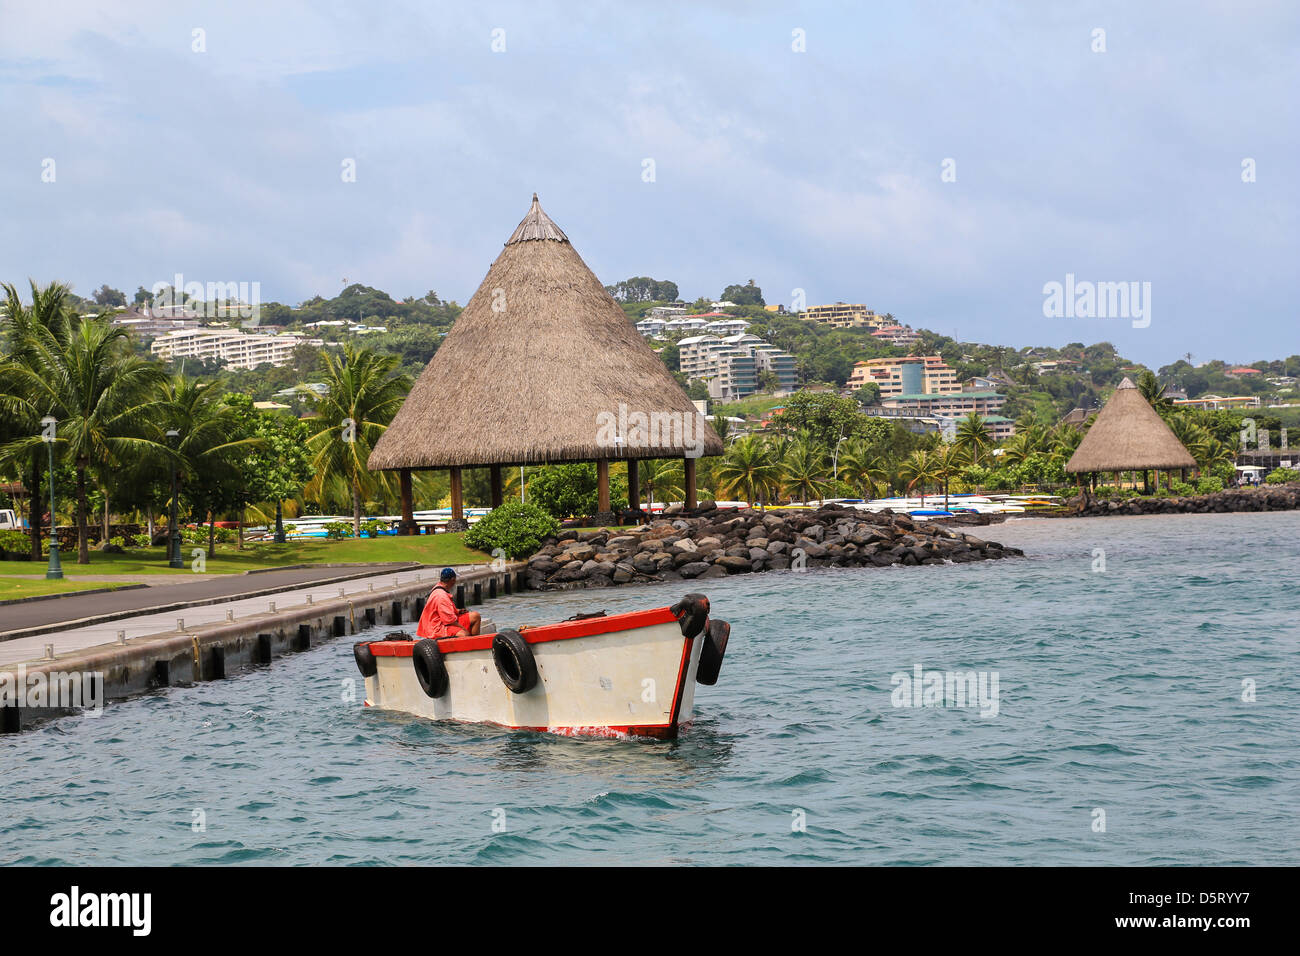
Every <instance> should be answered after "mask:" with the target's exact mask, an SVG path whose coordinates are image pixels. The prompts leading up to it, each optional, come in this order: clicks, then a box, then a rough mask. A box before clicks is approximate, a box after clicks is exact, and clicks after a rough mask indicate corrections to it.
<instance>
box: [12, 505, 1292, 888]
mask: <svg viewBox="0 0 1300 956" xmlns="http://www.w3.org/2000/svg"><path fill="white" fill-rule="evenodd" d="M976 530H977V531H979V532H980V533H981V534H985V535H986V536H987V537H990V538H993V539H994V540H999V541H1002V542H1003V543H1006V544H1012V545H1015V546H1018V547H1022V548H1024V549H1025V551H1026V553H1027V557H1026V558H1024V559H1020V560H1006V561H1000V562H986V563H981V564H976V565H958V566H942V567H914V568H886V569H863V570H826V571H809V572H805V573H802V574H800V573H794V572H781V573H768V574H763V575H754V576H744V577H737V578H732V579H728V580H725V581H722V582H707V583H708V585H709V586H708V587H707V588H702V589H703V590H705V591H706V593H708V594H709V596H710V598H711V600H712V603H713V607H714V613H715V614H716V615H717V616H719V617H724V618H726V619H728V620H730V621H731V624H732V637H731V644H730V647H729V649H728V652H727V660H726V663H725V664H724V667H723V671H722V678H721V680H720V681H719V683H718V685H717V686H716V687H711V688H710V687H701V688H699V690H698V693H697V695H696V706H695V714H696V720H695V723H694V725H693V726H692V727H691V728H690V729H688V730H687V731H685V732H684V733H683V735H682V736H681V738H680V739H679V740H677V741H674V742H657V741H642V740H574V739H563V738H555V737H550V736H547V735H544V734H533V733H512V732H507V731H502V730H497V729H493V728H489V727H481V726H455V725H441V724H435V723H430V722H427V721H423V720H420V719H416V718H411V717H407V716H403V715H399V714H389V713H383V712H378V711H374V710H370V709H367V708H362V707H361V706H360V705H359V702H358V701H347V700H346V699H345V697H346V696H347V694H346V692H347V690H348V689H349V688H352V689H354V690H355V691H356V692H357V697H358V698H359V697H360V690H361V686H360V681H359V679H358V675H357V671H356V668H355V665H354V664H353V661H352V652H351V643H352V642H351V640H347V639H344V640H338V641H335V642H333V643H330V644H326V645H323V646H321V647H318V648H316V649H313V650H312V651H310V652H308V653H305V654H299V655H294V656H290V657H286V658H284V659H281V660H277V661H276V662H275V663H274V664H273V665H272V666H271V667H270V668H269V669H264V670H260V671H257V672H248V673H244V674H241V675H238V676H236V677H234V678H233V679H230V680H226V681H218V682H213V683H208V684H203V685H200V686H196V687H191V688H178V689H172V690H166V691H162V692H159V693H156V694H152V695H149V696H146V697H141V698H137V699H134V700H131V701H128V702H125V703H119V704H113V705H111V706H110V707H109V708H108V709H107V710H106V711H105V713H104V716H102V717H100V718H98V719H85V718H71V719H65V720H62V721H58V722H55V723H51V724H47V725H45V726H44V727H41V728H39V729H37V730H35V731H33V732H30V733H26V734H23V735H20V736H15V737H8V738H0V761H2V764H0V766H2V767H3V774H2V776H0V836H3V840H2V841H0V863H7V864H13V863H25V864H36V863H50V864H56V863H60V864H109V865H112V864H298V865H302V864H384V863H392V864H403V863H408V864H409V863H419V864H424V863H431V864H438V863H474V864H512V863H560V864H591V863H605V864H627V863H649V864H672V863H685V864H728V863H768V864H804V863H824V864H855V863H868V864H974V865H979V864H1014V863H1026V864H1048V865H1055V864H1156V865H1159V864H1229V863H1235V864H1260V863H1268V864H1282V863H1286V864H1296V863H1300V848H1297V840H1296V839H1295V834H1296V824H1295V821H1296V818H1297V811H1300V716H1298V715H1300V690H1298V689H1297V674H1298V673H1300V666H1298V665H1300V593H1298V591H1297V581H1300V514H1297V513H1294V512H1293V513H1283V514H1251V515H1217V516H1168V517H1144V518H1096V519H1085V520H1055V521H1053V520H1044V519H1034V520H1015V521H1010V522H1008V523H1006V524H1003V525H999V526H993V527H990V528H987V529H976ZM1099 549H1100V551H1104V562H1105V570H1104V571H1101V570H1098V571H1094V570H1093V569H1094V567H1098V566H1099V558H1101V557H1102V555H1101V554H1100V553H1099ZM686 590H687V588H686V587H684V586H682V585H668V586H650V587H636V588H618V589H609V590H601V591H587V592H573V593H567V594H550V595H536V594H533V595H524V596H516V597H512V598H503V599H500V600H498V601H495V602H492V603H491V604H489V605H488V606H487V608H486V609H485V610H486V611H487V612H488V613H489V614H490V615H491V616H492V618H494V619H495V620H496V622H497V623H498V624H506V623H513V622H518V621H534V622H540V621H544V620H549V619H558V618H562V617H567V616H568V615H570V614H572V613H574V612H577V611H588V610H598V609H601V608H606V609H608V610H610V611H623V610H632V609H636V608H644V607H654V606H659V605H664V604H668V603H671V602H672V601H673V600H675V599H676V598H677V597H678V596H679V592H684V591H686ZM385 630H386V629H385ZM917 665H920V667H921V668H922V670H923V671H931V670H937V671H943V672H946V671H977V672H984V673H985V674H986V675H988V676H989V677H990V678H991V675H993V674H994V673H996V675H997V679H998V684H997V686H998V698H997V713H996V715H995V716H981V712H980V709H979V708H978V707H970V706H967V707H956V706H947V707H944V706H933V707H924V706H923V707H915V706H912V707H901V706H895V703H896V700H895V698H897V697H898V695H897V694H894V693H892V692H893V691H894V690H895V682H894V681H893V677H894V675H896V674H897V675H901V674H906V675H908V676H909V677H910V676H911V675H912V674H913V673H914V668H915V667H916V666H917ZM1251 682H1253V687H1254V695H1253V696H1254V700H1253V701H1251V700H1243V695H1244V696H1247V697H1249V696H1251V695H1250V694H1249V693H1247V692H1246V690H1245V688H1247V687H1248V686H1250V685H1251ZM987 686H990V687H991V684H990V685H987ZM987 709H988V708H986V710H987ZM1103 815H1104V816H1103ZM197 822H201V823H202V824H203V827H202V829H198V828H196V823H197ZM1103 822H1104V831H1103V830H1102V829H1101V824H1102V823H1103Z"/></svg>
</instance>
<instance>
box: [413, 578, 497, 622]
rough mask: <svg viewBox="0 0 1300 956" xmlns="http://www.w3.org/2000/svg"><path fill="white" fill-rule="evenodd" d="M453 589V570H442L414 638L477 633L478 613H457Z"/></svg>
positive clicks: (430, 593) (454, 579)
mask: <svg viewBox="0 0 1300 956" xmlns="http://www.w3.org/2000/svg"><path fill="white" fill-rule="evenodd" d="M455 587H456V570H455V568H443V569H442V574H440V575H438V583H437V584H435V585H434V586H433V590H432V591H430V592H429V600H428V601H427V602H425V605H424V613H423V614H421V615H420V624H419V626H418V627H416V629H415V636H416V637H434V638H437V637H466V636H468V635H471V634H477V633H478V631H479V625H480V623H481V620H482V619H481V618H480V617H479V613H478V611H466V612H465V613H464V614H461V613H458V612H457V610H456V601H455V599H454V598H453V597H452V596H451V595H452V591H453V589H454V588H455Z"/></svg>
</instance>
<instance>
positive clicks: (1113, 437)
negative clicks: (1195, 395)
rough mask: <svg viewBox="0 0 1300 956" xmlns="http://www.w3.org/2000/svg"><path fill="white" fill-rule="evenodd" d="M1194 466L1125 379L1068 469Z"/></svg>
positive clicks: (1076, 452)
mask: <svg viewBox="0 0 1300 956" xmlns="http://www.w3.org/2000/svg"><path fill="white" fill-rule="evenodd" d="M1195 467H1196V459H1195V458H1193V457H1192V455H1191V453H1190V452H1189V451H1188V450H1187V449H1186V448H1185V447H1184V446H1183V443H1182V442H1180V441H1179V440H1178V438H1177V436H1175V435H1174V433H1173V432H1172V431H1171V430H1170V429H1169V426H1168V425H1166V424H1165V423H1164V419H1162V418H1161V417H1160V416H1159V415H1158V414H1157V413H1156V410H1155V409H1154V408H1152V407H1151V405H1150V403H1148V402H1147V400H1146V399H1145V398H1143V397H1142V393H1141V392H1140V391H1138V387H1137V386H1136V385H1134V384H1133V382H1132V381H1130V380H1129V379H1127V378H1126V379H1124V381H1122V382H1120V383H1119V387H1118V388H1117V389H1115V394H1114V395H1112V396H1111V397H1110V401H1108V402H1107V403H1106V407H1105V408H1103V409H1102V410H1101V411H1100V412H1099V413H1098V415H1097V420H1096V421H1094V422H1093V423H1092V427H1091V428H1089V429H1088V433H1087V434H1086V435H1084V436H1083V441H1081V442H1079V447H1078V448H1076V449H1075V451H1074V455H1073V456H1071V458H1070V462H1069V464H1067V465H1066V466H1065V470H1066V471H1068V472H1071V473H1074V472H1089V471H1146V470H1148V469H1155V468H1159V469H1172V468H1195Z"/></svg>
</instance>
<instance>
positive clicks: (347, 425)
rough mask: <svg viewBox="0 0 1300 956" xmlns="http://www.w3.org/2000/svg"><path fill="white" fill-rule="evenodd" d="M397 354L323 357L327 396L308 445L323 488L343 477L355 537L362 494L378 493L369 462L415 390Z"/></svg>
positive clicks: (347, 352) (346, 351)
mask: <svg viewBox="0 0 1300 956" xmlns="http://www.w3.org/2000/svg"><path fill="white" fill-rule="evenodd" d="M398 361H399V360H398V357H397V356H395V355H380V354H379V353H377V352H374V351H371V350H370V349H354V348H353V347H352V346H350V345H345V346H344V347H343V355H342V357H341V358H339V357H337V356H335V355H333V354H331V353H330V352H328V351H326V352H322V353H321V371H322V373H323V376H324V383H325V385H326V386H328V388H329V394H328V395H325V396H323V397H322V398H321V399H320V401H319V402H318V403H317V405H316V414H315V415H314V416H313V417H312V419H311V422H312V425H313V428H314V434H313V435H312V437H311V438H310V439H308V447H309V448H311V450H312V452H313V453H314V456H315V457H314V461H313V466H314V467H315V469H316V478H315V479H313V482H312V484H313V485H314V486H315V487H316V488H317V489H319V487H320V486H321V485H322V484H325V483H328V482H329V481H330V480H332V479H336V478H337V479H342V480H343V481H345V482H346V483H347V487H348V488H349V490H350V491H351V495H352V524H353V533H354V534H355V535H356V536H357V537H358V538H359V537H361V502H362V494H363V492H369V491H371V490H373V489H374V487H375V485H376V484H377V483H378V479H377V478H376V476H375V475H374V474H373V473H371V472H370V471H369V469H367V468H366V460H367V459H368V458H369V457H370V452H371V450H372V449H374V447H375V442H377V441H378V440H379V436H380V435H382V434H383V433H384V431H385V429H387V428H388V424H389V422H391V421H392V420H393V416H394V415H396V414H397V410H398V409H399V408H401V407H402V402H403V401H405V399H406V393H407V392H409V391H410V390H411V377H410V376H409V375H405V374H402V373H398V372H395V369H396V368H397V365H398Z"/></svg>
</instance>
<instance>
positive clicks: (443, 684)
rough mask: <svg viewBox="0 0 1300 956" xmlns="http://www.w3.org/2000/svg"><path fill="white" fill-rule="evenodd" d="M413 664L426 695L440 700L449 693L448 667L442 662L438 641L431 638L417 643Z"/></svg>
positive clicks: (413, 654) (412, 656)
mask: <svg viewBox="0 0 1300 956" xmlns="http://www.w3.org/2000/svg"><path fill="white" fill-rule="evenodd" d="M411 664H412V665H413V666H414V667H415V678H416V680H418V681H419V682H420V689H421V690H423V691H424V692H425V694H427V695H428V696H430V697H434V698H438V697H441V696H442V695H443V694H445V693H447V684H448V680H447V665H446V664H444V663H443V661H442V651H440V650H439V649H438V642H437V641H435V640H433V638H429V637H426V638H424V639H423V640H419V641H416V642H415V647H413V648H412V649H411Z"/></svg>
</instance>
